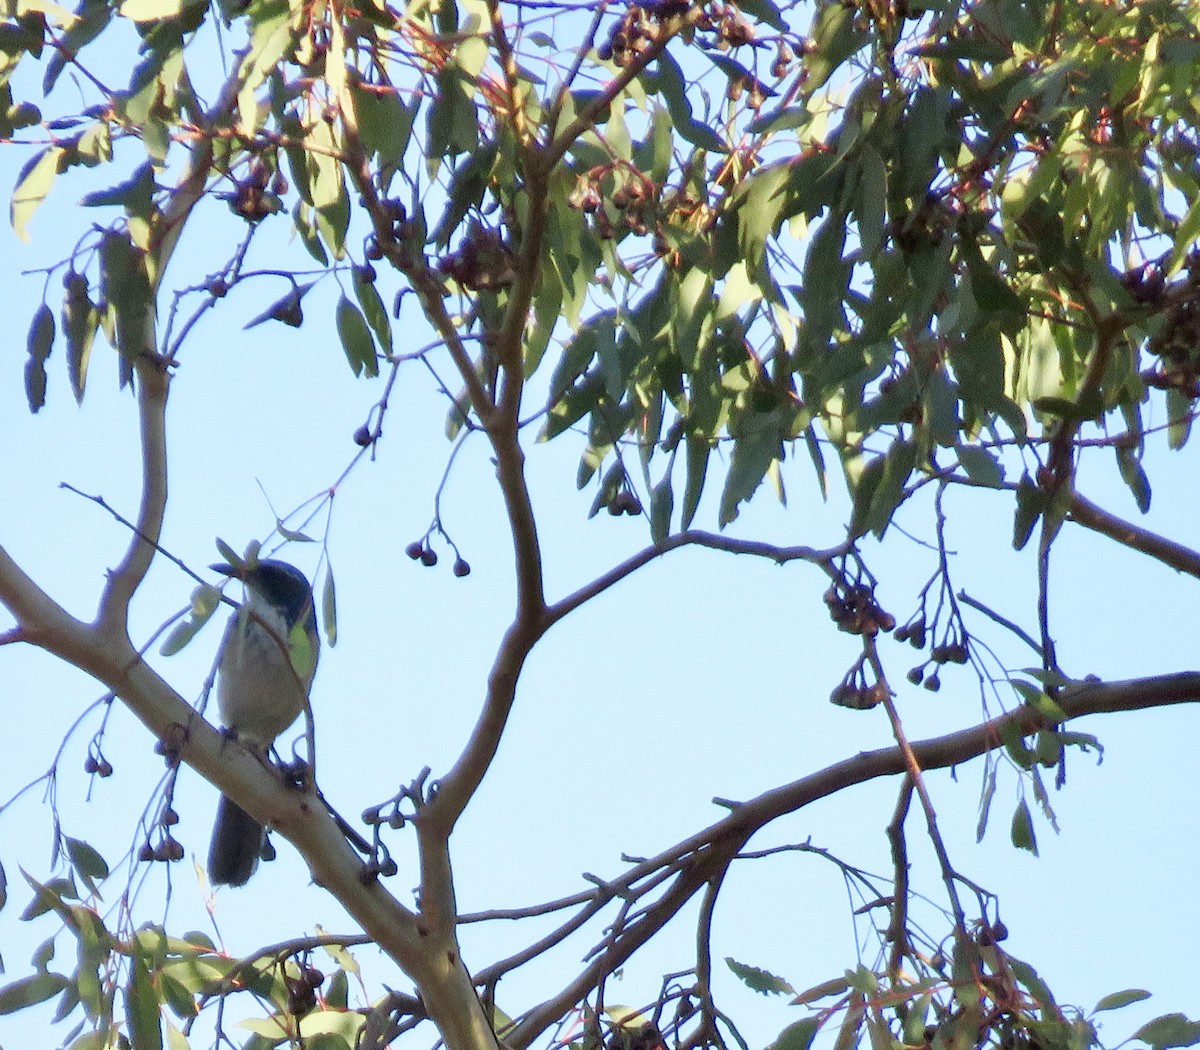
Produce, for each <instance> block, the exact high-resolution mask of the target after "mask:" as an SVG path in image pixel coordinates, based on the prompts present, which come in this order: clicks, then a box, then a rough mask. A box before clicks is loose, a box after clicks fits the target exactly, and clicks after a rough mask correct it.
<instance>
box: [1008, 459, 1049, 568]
mask: <svg viewBox="0 0 1200 1050" xmlns="http://www.w3.org/2000/svg"><path fill="white" fill-rule="evenodd" d="M1048 502H1049V500H1048V498H1047V496H1046V493H1045V492H1043V491H1042V490H1041V489H1040V488H1039V487H1038V486H1037V485H1035V484H1034V482H1033V479H1032V478H1031V477H1030V476H1029V475H1028V474H1025V475H1023V476H1022V478H1021V480H1020V481H1018V482H1017V512H1016V517H1015V518H1014V519H1013V549H1014V550H1021V548H1022V547H1024V546H1025V544H1027V543H1028V542H1029V537H1030V536H1032V535H1033V528H1034V526H1035V525H1037V523H1038V519H1039V518H1040V517H1041V516H1042V514H1043V513H1044V512H1045V509H1046V504H1047V503H1048Z"/></svg>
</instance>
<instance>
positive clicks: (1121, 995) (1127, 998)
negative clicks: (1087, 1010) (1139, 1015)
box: [1092, 988, 1150, 1013]
mask: <svg viewBox="0 0 1200 1050" xmlns="http://www.w3.org/2000/svg"><path fill="white" fill-rule="evenodd" d="M1149 998H1150V993H1149V992H1147V991H1146V990H1145V989H1144V988H1127V989H1126V990H1125V991H1123V992H1109V994H1108V995H1106V996H1104V998H1103V999H1101V1000H1100V1001H1099V1002H1098V1003H1096V1005H1095V1006H1093V1007H1092V1010H1093V1012H1095V1013H1099V1012H1100V1011H1101V1010H1120V1009H1121V1008H1122V1007H1125V1006H1129V1005H1130V1004H1131V1003H1140V1002H1142V1001H1143V1000H1145V999H1149Z"/></svg>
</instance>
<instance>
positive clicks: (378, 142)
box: [351, 83, 420, 168]
mask: <svg viewBox="0 0 1200 1050" xmlns="http://www.w3.org/2000/svg"><path fill="white" fill-rule="evenodd" d="M351 90H352V91H353V92H354V111H355V113H356V114H357V116H358V130H359V134H360V135H361V136H362V143H363V146H364V147H365V148H366V149H367V151H368V152H369V153H374V154H377V155H378V156H379V160H380V162H381V163H382V164H384V165H386V166H387V167H390V168H399V167H400V165H401V163H402V162H403V160H404V152H405V150H407V149H408V141H409V137H410V136H411V134H412V126H413V118H414V117H415V116H416V115H417V109H418V107H419V105H420V99H419V98H417V99H414V100H413V103H412V105H411V106H406V105H404V103H403V102H402V101H401V100H400V96H399V94H398V93H397V92H396V91H395V90H394V89H392V90H388V91H382V90H380V89H379V88H372V89H371V90H367V88H366V87H365V86H363V85H360V84H357V83H356V84H354V85H353V86H352V89H351Z"/></svg>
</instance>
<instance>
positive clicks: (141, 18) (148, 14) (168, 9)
mask: <svg viewBox="0 0 1200 1050" xmlns="http://www.w3.org/2000/svg"><path fill="white" fill-rule="evenodd" d="M187 6H189V5H188V4H187V3H186V2H185V0H125V2H124V3H123V4H121V7H120V13H121V17H122V18H128V19H130V20H131V21H133V22H159V21H165V20H166V19H168V18H177V17H178V16H179V15H180V14H181V13H182V12H183V10H184V8H185V7H187Z"/></svg>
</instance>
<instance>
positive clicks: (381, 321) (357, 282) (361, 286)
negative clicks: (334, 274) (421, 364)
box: [353, 266, 392, 354]
mask: <svg viewBox="0 0 1200 1050" xmlns="http://www.w3.org/2000/svg"><path fill="white" fill-rule="evenodd" d="M353 281H354V297H355V298H356V299H357V300H358V305H359V306H361V307H362V312H363V315H364V316H365V317H366V319H367V324H369V325H370V326H371V331H372V332H374V333H375V338H376V339H377V340H378V342H379V346H380V347H381V348H382V350H383V352H384V353H385V354H391V352H392V319H391V318H390V317H389V316H388V312H387V307H386V306H384V305H383V299H381V298H380V296H379V290H378V289H377V288H376V287H375V284H374V282H372V281H367V280H364V278H363V272H362V270H361V268H360V267H357V266H356V267H355V268H354V277H353Z"/></svg>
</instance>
